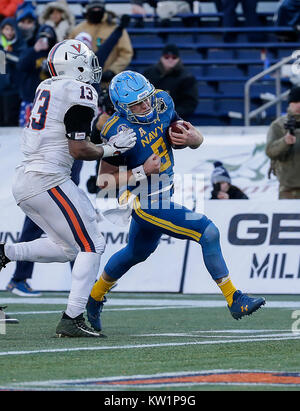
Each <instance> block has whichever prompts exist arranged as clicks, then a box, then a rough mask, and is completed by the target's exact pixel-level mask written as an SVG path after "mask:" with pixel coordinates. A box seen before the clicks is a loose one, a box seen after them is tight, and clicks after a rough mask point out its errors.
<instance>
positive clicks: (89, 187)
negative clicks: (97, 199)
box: [86, 176, 99, 194]
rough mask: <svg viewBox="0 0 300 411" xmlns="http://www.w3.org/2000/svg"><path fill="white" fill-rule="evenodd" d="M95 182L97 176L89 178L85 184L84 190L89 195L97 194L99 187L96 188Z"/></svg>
mask: <svg viewBox="0 0 300 411" xmlns="http://www.w3.org/2000/svg"><path fill="white" fill-rule="evenodd" d="M96 181H97V176H91V177H90V178H89V179H88V181H87V182H86V188H87V191H88V192H89V193H90V194H97V193H98V191H99V187H97V186H96Z"/></svg>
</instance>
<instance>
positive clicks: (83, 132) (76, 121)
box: [64, 105, 94, 140]
mask: <svg viewBox="0 0 300 411" xmlns="http://www.w3.org/2000/svg"><path fill="white" fill-rule="evenodd" d="M93 118H94V110H93V109H92V108H91V107H87V106H80V105H75V106H72V107H71V108H69V110H68V111H67V112H66V114H65V117H64V123H65V126H66V137H67V138H69V139H71V140H85V139H86V138H87V137H88V136H90V134H91V123H92V120H93Z"/></svg>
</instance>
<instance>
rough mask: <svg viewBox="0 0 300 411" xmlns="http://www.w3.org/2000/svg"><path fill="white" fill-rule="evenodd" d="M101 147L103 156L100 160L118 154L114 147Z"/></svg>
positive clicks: (104, 145)
mask: <svg viewBox="0 0 300 411" xmlns="http://www.w3.org/2000/svg"><path fill="white" fill-rule="evenodd" d="M101 147H102V148H103V156H102V158H104V157H112V156H113V155H115V153H119V152H117V151H116V149H115V148H114V147H112V146H111V145H109V144H103V145H102V146H101Z"/></svg>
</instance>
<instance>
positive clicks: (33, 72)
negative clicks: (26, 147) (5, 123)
mask: <svg viewBox="0 0 300 411" xmlns="http://www.w3.org/2000/svg"><path fill="white" fill-rule="evenodd" d="M55 43H56V34H55V31H54V29H53V28H52V27H51V26H48V25H46V24H44V25H42V26H40V28H39V31H38V34H37V37H36V41H35V44H34V46H33V47H29V48H27V49H26V50H25V51H24V52H23V53H22V54H21V56H20V60H19V72H20V97H21V100H22V102H21V109H20V117H19V125H20V127H24V126H25V125H26V123H27V120H28V118H29V116H30V113H31V106H32V103H33V100H34V94H35V90H36V88H37V86H38V85H39V84H40V82H41V81H43V80H45V79H46V78H48V77H50V74H49V71H48V67H47V56H48V53H49V51H50V50H51V48H52V47H53V46H54V44H55Z"/></svg>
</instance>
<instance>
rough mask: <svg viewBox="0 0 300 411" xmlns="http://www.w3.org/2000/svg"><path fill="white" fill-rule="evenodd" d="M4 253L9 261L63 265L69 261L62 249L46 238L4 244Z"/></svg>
mask: <svg viewBox="0 0 300 411" xmlns="http://www.w3.org/2000/svg"><path fill="white" fill-rule="evenodd" d="M4 252H5V255H6V256H7V258H9V259H10V260H11V261H31V262H36V263H53V262H58V263H65V262H67V261H70V258H69V257H68V256H67V255H66V254H65V252H64V250H63V249H62V247H60V246H59V245H57V244H55V243H54V242H53V241H51V240H49V239H48V238H39V239H37V240H34V241H28V242H24V243H16V244H5V248H4Z"/></svg>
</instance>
